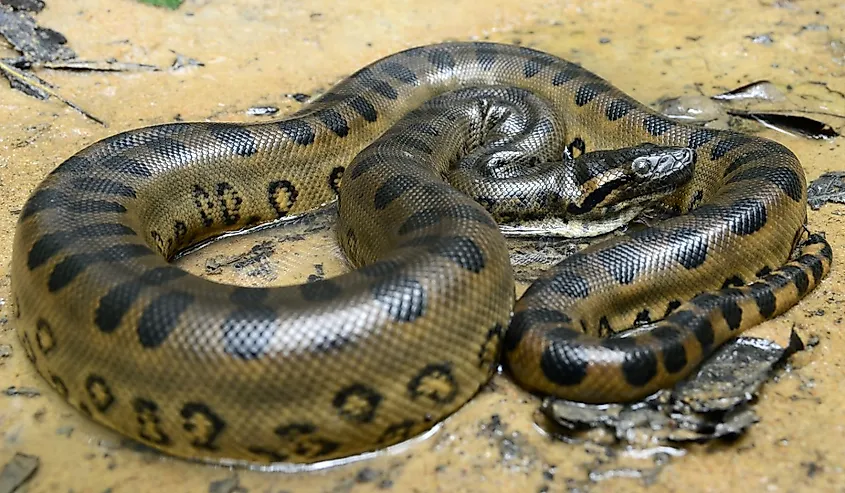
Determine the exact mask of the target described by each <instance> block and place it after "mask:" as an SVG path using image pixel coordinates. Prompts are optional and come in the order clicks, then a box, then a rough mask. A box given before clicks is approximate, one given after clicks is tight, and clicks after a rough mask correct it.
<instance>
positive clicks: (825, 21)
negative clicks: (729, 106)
mask: <svg viewBox="0 0 845 493" xmlns="http://www.w3.org/2000/svg"><path fill="white" fill-rule="evenodd" d="M480 5H482V4H481V3H479V2H473V1H467V0H450V1H439V0H438V1H431V2H410V1H401V0H400V1H393V2H387V1H383V0H365V1H362V2H348V3H347V2H342V3H336V2H331V1H320V0H308V1H299V2H294V1H269V0H264V1H254V0H231V1H229V2H220V1H217V2H215V1H212V0H188V1H187V2H186V3H185V5H183V7H182V8H181V9H180V10H179V11H176V12H170V11H167V10H163V9H157V8H152V7H148V6H144V5H140V4H136V3H135V2H132V1H129V0H116V1H102V0H52V1H49V0H48V7H47V9H45V10H44V11H43V12H42V13H40V14H38V16H37V19H38V21H39V23H40V24H42V25H44V26H48V27H51V28H53V29H56V30H58V31H60V32H62V33H63V34H64V35H65V36H67V38H68V39H69V40H70V42H69V44H70V46H71V47H72V48H73V49H74V50H76V52H77V53H78V55H79V57H80V58H83V59H89V60H104V59H108V58H116V59H118V60H120V61H124V62H135V63H144V64H153V65H156V66H159V67H162V68H163V69H164V70H161V71H156V72H134V73H98V72H68V71H58V70H45V71H41V72H39V75H41V76H42V77H44V78H46V79H48V80H49V81H50V82H52V83H53V84H55V85H56V86H57V90H58V91H59V92H60V93H61V94H62V95H63V96H64V97H66V98H68V99H70V100H72V101H74V102H75V103H77V104H79V105H80V106H82V107H84V108H85V109H86V110H87V111H89V112H90V113H92V114H93V115H96V116H97V117H98V118H101V119H103V120H104V121H105V122H107V123H108V128H106V127H103V126H100V125H98V124H96V123H94V122H92V121H91V120H87V119H85V118H83V117H82V116H81V115H80V114H79V113H77V112H75V111H73V110H71V109H69V108H67V107H65V106H63V105H62V104H61V103H59V102H57V101H55V100H50V101H38V100H35V99H33V98H30V97H27V96H25V95H23V94H21V93H19V92H16V91H12V90H9V89H8V88H6V87H0V128H2V131H0V192H2V193H0V200H2V206H0V274H2V275H0V300H2V302H3V304H2V311H0V316H2V319H0V388H3V389H7V388H9V387H16V388H18V389H20V388H23V389H30V390H36V391H40V392H34V394H33V395H29V396H27V395H25V394H24V395H20V394H19V395H9V393H5V394H0V465H2V464H5V463H7V462H8V461H10V460H12V458H13V457H14V456H15V454H16V453H23V454H27V455H30V456H37V457H38V458H39V464H40V465H39V467H38V470H37V471H36V472H35V474H34V475H33V476H32V477H31V479H29V480H28V481H27V482H26V483H25V484H24V485H22V486H21V487H20V488H19V489H18V491H28V492H36V491H61V492H65V491H67V492H71V491H72V492H95V493H100V492H122V491H209V492H212V493H230V492H282V491H285V492H298V491H338V492H345V491H355V492H359V491H360V492H363V491H381V490H391V489H392V490H396V491H500V490H512V491H526V492H543V491H639V490H643V489H650V490H652V491H726V490H747V491H767V492H775V491H784V492H792V491H845V420H843V411H842V410H843V409H845V398H843V394H842V392H841V390H840V388H841V387H840V385H839V382H840V381H841V379H842V374H843V366H845V356H843V355H845V337H843V335H842V332H841V330H840V329H841V325H842V319H843V316H845V312H844V311H843V308H842V302H843V300H845V293H843V287H842V286H843V283H842V282H843V274H842V272H843V270H842V269H841V268H840V267H839V265H836V267H835V268H834V271H833V273H832V274H831V275H830V276H829V278H828V279H827V280H826V281H824V283H823V284H822V286H821V287H820V288H819V289H817V290H816V291H815V292H813V293H812V294H811V295H810V296H809V297H808V298H807V299H806V300H804V301H803V302H802V303H801V304H800V305H799V306H798V307H796V308H794V309H793V310H791V311H790V312H789V313H787V314H786V315H785V316H782V317H780V318H778V319H777V320H774V321H772V322H769V323H766V324H764V325H763V326H760V327H758V328H755V329H754V330H753V331H752V333H753V334H754V335H757V336H765V337H773V338H775V339H777V338H779V337H781V338H782V334H784V333H785V331H786V332H788V330H789V329H791V328H794V329H795V330H796V331H797V333H798V334H799V336H800V337H801V338H802V339H803V340H805V341H808V340H811V339H813V337H815V338H817V339H818V344H817V345H815V346H813V347H811V348H809V349H807V350H805V351H802V352H799V353H798V354H796V355H795V356H793V358H792V359H791V362H790V364H789V365H788V366H787V367H786V368H785V369H783V370H781V371H780V372H779V374H778V376H777V378H776V379H774V380H773V381H771V382H770V383H768V384H767V385H766V386H765V388H764V391H763V392H762V394H761V395H760V397H759V401H758V403H757V404H756V406H755V411H756V412H757V413H758V414H759V416H760V422H759V423H757V424H756V425H755V426H753V427H751V429H750V430H749V431H748V432H747V433H746V434H745V435H744V436H742V437H741V438H740V439H739V440H736V441H733V442H730V443H728V442H710V443H706V444H699V445H693V446H687V447H683V448H672V449H668V450H656V449H645V450H643V449H626V448H625V447H615V448H613V447H604V446H597V445H591V444H584V443H563V442H559V441H554V440H551V439H550V438H548V437H547V436H546V435H544V434H543V433H541V432H540V431H539V430H538V428H537V427H536V426H535V425H534V422H535V419H536V409H537V406H538V403H539V400H538V399H537V398H536V397H534V396H531V395H529V394H527V393H525V392H524V391H522V390H520V389H519V388H517V387H516V386H515V385H513V384H512V383H511V382H510V380H509V379H508V378H507V376H503V375H499V376H497V377H496V378H494V380H493V382H492V383H491V385H490V386H489V387H488V388H487V389H485V390H484V391H483V392H482V393H481V394H480V395H478V396H477V397H476V398H475V399H473V400H472V401H471V402H470V403H469V404H468V405H466V406H465V407H464V408H463V409H462V410H461V411H459V412H458V413H457V414H455V415H454V416H453V417H451V418H450V419H448V420H447V421H446V422H445V424H444V425H443V426H441V427H440V428H439V429H438V430H437V431H436V432H435V433H433V434H432V435H431V436H429V437H428V438H426V439H424V440H418V441H417V442H416V443H412V444H409V445H407V446H405V447H401V448H400V449H399V450H397V451H393V452H391V453H387V454H381V455H379V456H377V457H375V458H372V459H368V460H365V461H361V462H356V463H352V464H347V465H345V466H342V467H336V468H331V469H328V470H322V471H315V472H303V473H296V474H282V473H266V472H256V471H246V470H230V469H227V468H220V467H211V466H203V465H196V464H190V463H186V462H183V461H180V460H175V459H171V458H166V457H162V456H160V455H159V454H156V453H154V452H150V451H146V450H142V449H139V448H138V447H137V446H135V447H133V446H131V445H130V444H127V443H126V442H125V441H123V440H121V439H120V437H119V436H117V435H116V434H114V433H112V432H110V431H108V430H106V429H104V428H103V427H100V426H98V425H96V424H94V423H92V422H90V421H88V420H86V419H84V418H83V417H82V416H81V415H80V414H78V413H77V412H75V411H74V410H72V409H71V408H70V407H69V406H67V405H66V404H65V403H64V402H63V401H62V400H61V399H60V398H59V397H58V396H57V395H56V394H55V393H54V392H53V391H52V390H51V389H50V388H49V387H48V386H47V385H46V384H45V383H44V382H43V381H42V380H41V378H40V377H39V376H38V375H37V374H36V373H35V372H34V370H33V369H32V367H31V366H30V364H29V362H28V361H27V359H26V358H25V357H24V354H23V350H22V349H21V346H20V345H19V343H18V340H17V338H16V336H15V326H14V323H13V322H11V321H9V320H10V319H11V318H12V317H11V316H10V314H9V309H8V305H7V304H6V300H8V298H9V277H8V267H9V262H10V257H11V241H12V234H13V231H14V227H15V221H16V219H17V214H18V213H19V212H20V208H21V206H22V204H23V202H24V200H25V199H26V197H27V195H28V194H29V192H30V191H31V190H32V188H33V187H34V186H35V185H36V184H37V183H38V181H39V180H40V179H42V178H43V177H44V176H45V175H46V174H47V173H48V172H49V171H50V170H51V169H52V168H53V167H55V166H56V165H57V164H58V163H59V162H61V161H62V160H63V159H64V158H66V157H68V156H69V155H71V154H73V153H74V152H75V151H77V150H79V149H80V148H82V147H83V146H85V145H87V144H90V143H92V142H95V141H97V140H99V139H101V138H103V137H106V136H107V135H110V134H113V133H116V132H119V131H121V130H125V129H129V128H133V127H138V126H142V125H149V124H156V123H164V122H169V121H173V120H175V119H184V120H204V119H209V120H215V121H254V120H259V119H261V118H266V117H255V116H248V115H247V114H246V110H247V109H248V108H250V107H252V106H265V105H271V106H276V107H278V108H280V114H281V113H285V112H289V111H291V110H293V109H295V108H297V107H299V106H300V103H298V102H297V101H296V100H295V99H294V98H292V97H290V95H292V94H295V93H305V94H313V93H315V92H318V91H320V90H324V89H325V88H327V87H328V86H330V85H331V84H332V83H334V82H335V81H337V80H339V79H340V78H342V77H344V76H345V75H348V74H350V73H352V72H354V71H355V70H357V69H358V68H360V67H361V66H363V65H365V64H366V63H368V62H371V61H373V60H375V59H377V58H379V57H381V56H383V55H386V54H389V53H391V52H394V51H397V50H400V49H403V48H406V47H410V46H412V45H419V44H424V43H429V42H437V41H442V40H447V39H490V40H494V41H502V42H514V43H522V44H524V45H528V46H532V47H536V48H539V49H542V50H545V51H549V52H551V53H554V54H556V55H560V56H564V57H566V58H569V59H571V60H573V61H576V62H579V63H581V64H583V65H584V66H586V67H587V68H589V69H592V70H594V71H596V72H597V73H598V74H600V75H602V76H604V77H606V78H607V79H609V80H610V81H612V82H613V83H614V84H616V85H617V86H619V87H620V88H622V89H623V90H625V91H627V92H629V93H630V94H632V95H633V96H635V97H637V98H638V99H640V100H642V101H644V102H646V103H648V104H653V105H654V104H656V103H657V102H659V101H661V100H664V99H666V98H670V97H676V96H680V95H700V94H703V95H708V96H709V95H712V94H717V93H720V92H722V91H724V90H727V89H731V88H734V87H737V86H740V85H742V84H745V83H748V82H752V81H754V80H760V79H767V80H771V81H773V82H774V83H776V84H778V85H779V86H781V87H784V88H787V90H788V95H789V97H790V100H791V101H792V102H793V103H795V104H797V105H798V106H799V107H801V108H802V109H805V110H808V111H814V112H816V113H817V114H820V115H821V114H827V118H828V119H827V120H826V121H829V122H830V123H832V124H834V126H837V125H838V126H839V128H840V129H841V127H842V126H843V120H842V119H841V118H837V117H830V114H834V115H835V114H838V115H842V114H845V78H843V75H845V35H843V29H845V6H843V5H842V4H838V3H837V2H835V1H823V0H816V1H801V2H798V1H796V2H790V1H788V0H760V1H756V2H751V1H724V0H709V1H701V2H685V5H683V6H681V5H680V3H678V2H670V1H665V0H654V1H651V2H630V3H627V2H626V3H624V5H623V3H622V2H613V1H601V0H597V1H593V2H589V3H587V2H580V3H579V2H548V1H538V0H523V1H521V2H516V1H506V0H488V1H486V2H483V7H481V6H480ZM175 53H178V54H181V55H185V56H187V57H191V58H194V59H196V60H198V61H200V62H202V63H203V64H204V66H200V67H189V68H183V69H178V70H173V69H169V67H170V66H171V64H172V63H173V61H174V59H175V57H176V55H175ZM13 54H14V53H13V51H12V50H11V49H8V48H3V46H2V43H0V56H10V55H13ZM750 128H752V129H755V130H756V129H757V128H756V127H750ZM761 135H764V136H767V137H771V138H774V139H776V140H778V141H780V142H782V143H784V144H785V145H787V146H789V147H790V148H791V149H792V150H793V151H795V152H796V153H797V154H798V156H799V157H800V158H801V160H802V162H803V164H804V166H805V167H806V172H807V175H808V178H809V179H810V180H812V179H815V178H817V177H818V176H819V175H821V174H822V173H824V172H826V171H832V170H837V169H839V170H845V166H843V164H842V163H843V162H845V150H843V148H842V146H841V139H836V140H811V139H806V138H802V137H795V136H790V135H785V134H782V133H777V132H774V131H771V130H766V131H763V132H762V133H761ZM843 213H845V209H843V207H842V206H841V205H835V204H829V205H825V206H824V207H823V208H822V209H821V210H820V211H818V212H814V211H811V212H810V216H809V222H810V227H811V228H812V229H813V230H821V231H825V232H826V233H827V237H828V239H829V240H830V242H831V243H832V245H833V247H834V252H835V255H839V252H842V251H843V250H842V245H843V242H845V234H843V228H842V226H841V223H840V222H839V221H840V219H839V217H840V216H842V215H843ZM306 229H307V228H306ZM285 234H287V235H288V236H287V237H285V236H284V235H285ZM274 235H275V236H274ZM280 235H281V236H280ZM293 236H296V235H293ZM293 236H291V234H290V233H278V232H276V233H272V234H264V235H261V236H255V237H253V236H250V237H247V238H241V239H239V240H237V241H231V242H225V243H221V244H218V245H214V247H213V248H210V249H207V250H205V251H203V252H201V253H200V254H198V255H192V256H188V257H187V258H185V259H183V260H181V261H180V265H182V266H183V267H185V268H187V269H189V270H191V271H192V272H195V273H198V274H204V275H208V276H210V277H213V278H215V279H218V280H221V281H228V282H235V283H239V284H245V285H259V284H273V285H278V284H288V283H293V282H302V281H303V280H304V279H306V278H307V277H308V276H309V275H326V276H331V275H334V274H336V273H338V272H341V271H342V270H343V268H344V267H343V263H342V262H341V261H340V260H339V256H338V252H337V247H336V246H334V243H333V241H334V239H333V236H332V234H331V232H330V230H321V231H318V232H316V233H315V234H314V235H311V236H312V237H313V238H311V239H310V240H309V241H307V242H305V243H302V244H301V245H300V242H291V241H286V240H290V239H292V238H293ZM297 238H298V237H297ZM287 243H291V244H297V245H300V246H298V247H297V248H298V250H295V251H293V252H290V251H288V250H286V249H287ZM316 243H319V244H322V245H323V246H322V247H320V248H315V247H313V246H312V245H313V244H316ZM326 245H328V246H326ZM838 261H840V259H839V258H838V257H837V258H836V260H835V262H838ZM302 265H304V266H306V267H307V269H306V270H302V269H301V268H300V269H297V268H295V267H296V266H302ZM317 266H319V267H317ZM0 490H2V491H4V492H5V491H8V490H6V489H3V485H2V482H0Z"/></svg>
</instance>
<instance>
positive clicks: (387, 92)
mask: <svg viewBox="0 0 845 493" xmlns="http://www.w3.org/2000/svg"><path fill="white" fill-rule="evenodd" d="M361 84H363V85H364V86H365V87H367V88H369V89H371V90H373V91H375V92H376V93H377V94H379V95H381V96H382V97H385V98H387V99H390V100H394V99H396V98H398V97H399V93H398V92H396V89H394V88H393V86H391V85H390V84H389V83H387V82H385V81H383V80H379V79H376V78H375V77H368V78H364V79H362V80H361Z"/></svg>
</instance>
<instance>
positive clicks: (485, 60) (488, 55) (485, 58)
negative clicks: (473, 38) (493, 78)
mask: <svg viewBox="0 0 845 493" xmlns="http://www.w3.org/2000/svg"><path fill="white" fill-rule="evenodd" d="M496 55H497V52H496V48H494V47H493V46H491V45H489V44H486V43H479V44H477V45H476V46H475V59H476V61H478V65H479V66H480V67H481V69H482V70H485V71H487V70H490V69H491V68H493V65H494V64H495V63H496Z"/></svg>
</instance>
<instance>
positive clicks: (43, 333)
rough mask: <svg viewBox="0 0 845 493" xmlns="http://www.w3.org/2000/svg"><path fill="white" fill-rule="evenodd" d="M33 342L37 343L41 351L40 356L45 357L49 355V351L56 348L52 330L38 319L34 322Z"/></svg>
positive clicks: (41, 319)
mask: <svg viewBox="0 0 845 493" xmlns="http://www.w3.org/2000/svg"><path fill="white" fill-rule="evenodd" d="M35 342H36V343H38V349H40V350H41V354H43V355H45V356H46V355H48V354H50V351H52V350H53V348H54V347H56V338H55V336H54V335H53V328H52V327H51V326H50V324H49V323H47V321H46V320H44V319H43V318H39V319H38V320H37V321H36V322H35Z"/></svg>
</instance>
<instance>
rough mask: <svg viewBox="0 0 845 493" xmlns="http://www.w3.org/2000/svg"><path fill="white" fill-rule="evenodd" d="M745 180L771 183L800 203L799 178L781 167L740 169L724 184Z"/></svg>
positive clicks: (801, 196)
mask: <svg viewBox="0 0 845 493" xmlns="http://www.w3.org/2000/svg"><path fill="white" fill-rule="evenodd" d="M747 180H763V181H768V182H771V183H773V184H775V186H777V187H778V188H780V189H781V190H782V191H783V193H785V194H786V195H787V196H789V198H791V199H792V200H794V201H796V202H800V201H801V199H802V198H803V193H804V192H803V189H802V187H801V178H800V177H799V176H798V174H797V173H796V172H795V171H794V170H792V169H790V168H785V167H782V166H755V167H753V168H748V169H741V170H739V171H737V172H736V173H735V174H734V175H733V176H731V177H730V179H728V181H727V182H726V183H737V182H741V181H747Z"/></svg>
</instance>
